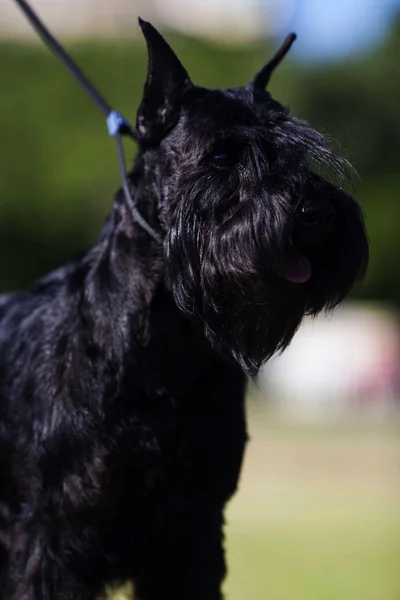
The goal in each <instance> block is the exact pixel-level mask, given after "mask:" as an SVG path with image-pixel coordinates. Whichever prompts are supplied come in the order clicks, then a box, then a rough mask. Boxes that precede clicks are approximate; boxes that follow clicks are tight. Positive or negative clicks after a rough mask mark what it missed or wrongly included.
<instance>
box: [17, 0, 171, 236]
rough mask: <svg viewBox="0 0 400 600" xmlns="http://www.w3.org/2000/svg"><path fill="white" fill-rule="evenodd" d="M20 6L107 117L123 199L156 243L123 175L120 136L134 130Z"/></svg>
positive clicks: (23, 1)
mask: <svg viewBox="0 0 400 600" xmlns="http://www.w3.org/2000/svg"><path fill="white" fill-rule="evenodd" d="M15 2H16V3H17V4H18V5H19V7H20V8H21V9H22V11H23V12H24V14H25V15H26V17H27V18H28V20H29V22H30V23H31V25H32V27H33V28H34V29H35V31H36V33H37V34H38V35H39V37H40V38H41V39H42V40H43V42H44V43H45V44H46V46H47V47H48V48H49V49H50V50H51V51H52V52H53V54H55V55H56V56H57V58H58V59H59V60H60V61H61V62H62V63H63V64H64V65H65V66H66V67H67V69H68V70H69V71H70V73H72V75H73V76H74V77H75V79H76V80H77V81H78V83H80V84H81V86H82V87H83V89H84V90H85V91H86V93H87V94H88V95H89V96H90V98H91V99H92V100H93V102H94V103H95V104H96V106H97V107H98V108H99V109H100V110H101V112H102V113H103V115H104V117H105V118H106V121H107V128H108V132H109V134H110V135H111V136H112V137H114V138H115V141H116V144H117V152H118V162H119V166H120V173H121V181H122V189H123V192H124V196H125V200H126V203H127V205H128V207H129V209H130V211H131V214H132V218H133V220H134V221H135V222H136V223H137V224H138V225H139V226H140V227H141V228H142V229H143V230H144V231H146V232H147V233H148V234H149V235H150V236H151V237H152V238H153V239H154V240H155V241H156V242H157V243H159V244H162V239H161V237H160V236H159V235H158V233H157V232H156V231H154V229H153V228H152V227H151V226H150V225H149V224H148V223H147V221H146V219H144V218H143V217H142V215H141V214H140V212H139V211H138V209H137V208H136V206H135V202H134V200H133V198H132V195H131V193H130V190H129V183H128V178H127V175H126V162H125V152H124V146H123V143H122V136H123V135H126V136H129V137H130V138H131V139H133V140H136V134H135V132H134V130H133V128H132V127H131V125H130V124H129V122H128V121H127V120H126V119H124V117H123V116H122V115H121V114H120V113H119V112H117V111H115V110H113V109H112V108H111V106H110V105H109V104H108V102H107V101H106V100H105V99H104V98H103V96H102V95H101V94H100V92H99V91H98V90H97V89H96V88H95V87H94V85H93V84H92V83H91V81H89V79H88V78H87V77H86V75H85V74H84V73H83V71H82V70H81V69H80V68H79V67H78V65H77V64H76V63H75V61H74V60H73V59H72V58H71V56H70V55H69V54H68V53H67V52H66V50H65V49H64V48H63V46H61V44H60V43H59V42H58V41H57V40H56V38H55V37H54V36H53V35H52V34H51V33H50V31H49V30H48V29H47V27H46V26H45V25H44V24H43V23H42V21H41V20H40V19H39V17H38V16H37V15H36V13H35V12H34V11H33V10H32V8H31V7H30V6H29V4H28V2H26V0H15Z"/></svg>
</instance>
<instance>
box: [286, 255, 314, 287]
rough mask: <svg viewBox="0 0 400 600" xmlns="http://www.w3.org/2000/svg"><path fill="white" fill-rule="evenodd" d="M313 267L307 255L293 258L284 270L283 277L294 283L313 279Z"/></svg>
mask: <svg viewBox="0 0 400 600" xmlns="http://www.w3.org/2000/svg"><path fill="white" fill-rule="evenodd" d="M311 275H312V267H311V263H310V261H309V259H308V258H307V257H306V256H300V257H299V258H292V259H291V260H289V261H288V262H287V264H286V266H285V269H284V271H283V277H284V278H285V279H287V280H288V281H291V282H292V283H306V282H307V281H308V280H309V279H311Z"/></svg>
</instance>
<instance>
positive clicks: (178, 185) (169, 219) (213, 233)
mask: <svg viewBox="0 0 400 600" xmlns="http://www.w3.org/2000/svg"><path fill="white" fill-rule="evenodd" d="M141 27H142V30H143V33H144V35H145V37H146V40H147V44H148V50H149V73H148V78H147V82H146V86H145V90H144V97H143V101H142V104H141V106H140V108H139V112H138V119H137V135H138V139H139V145H140V151H139V155H138V157H137V159H136V162H135V165H134V168H133V170H132V172H131V174H130V175H129V181H130V186H131V192H132V195H133V197H134V198H135V202H136V205H137V208H138V209H139V210H140V212H141V214H142V216H144V218H145V219H146V221H147V222H148V223H149V224H150V225H151V227H152V228H153V229H154V230H155V231H156V232H157V233H158V234H159V236H160V237H161V238H162V239H163V244H162V245H160V244H157V242H156V241H155V240H154V239H153V238H152V237H151V236H149V235H148V232H147V231H145V230H144V229H143V228H142V227H140V226H139V225H138V223H136V222H134V220H133V219H132V213H131V210H130V208H129V206H127V203H126V201H125V197H124V195H123V194H122V193H121V192H120V193H118V194H117V195H116V199H115V204H114V208H113V211H112V214H111V216H110V218H109V220H108V221H107V223H106V225H105V226H104V229H103V231H102V233H101V236H100V238H99V240H98V243H97V244H95V246H94V247H93V248H92V249H91V250H89V251H88V252H87V253H85V254H84V255H83V256H81V257H80V258H79V259H78V260H76V261H75V262H74V263H72V264H70V265H68V266H66V267H64V268H62V269H60V270H58V271H56V272H55V273H52V274H51V275H49V276H47V277H45V278H44V279H42V280H41V281H39V283H37V284H36V285H35V287H33V288H32V289H31V290H30V291H27V292H22V293H19V294H15V295H13V296H9V297H7V298H4V299H3V300H2V301H1V305H0V313H1V321H0V322H1V328H0V372H1V379H0V598H1V600H56V599H57V600H89V599H91V600H92V599H93V598H94V597H95V595H96V594H98V593H100V592H101V591H102V589H103V587H104V584H105V583H106V582H109V581H112V580H124V579H132V580H133V581H134V584H135V589H136V596H137V598H140V599H141V600H161V599H164V598H166V599H168V600H183V599H185V600H218V599H220V598H221V591H220V587H221V582H222V580H223V577H224V574H225V564H224V556H223V549H222V538H223V533H222V529H223V510H224V505H225V503H226V502H227V500H228V499H229V498H230V497H231V495H232V494H233V493H234V491H235V488H236V485H237V481H238V477H239V472H240V467H241V462H242V456H243V451H244V447H245V442H246V426H245V416H244V406H243V404H244V387H245V374H248V375H251V376H254V375H255V374H256V373H257V370H258V369H259V367H260V365H261V364H262V363H263V362H264V361H265V360H266V359H267V358H268V357H269V356H271V355H272V354H273V353H274V352H276V351H278V350H280V349H282V348H284V347H285V346H286V345H287V344H288V343H289V341H290V339H291V338H292V336H293V334H294V333H295V331H296V329H297V327H298V326H299V324H300V322H301V319H302V317H303V316H304V315H305V314H316V313H318V312H319V311H321V310H323V309H330V308H332V307H334V306H335V305H336V304H337V303H338V302H339V301H340V300H342V299H343V298H344V297H345V296H346V295H347V294H348V292H349V291H350V289H351V288H352V286H353V284H354V283H355V282H356V281H357V280H358V279H359V278H360V277H361V276H362V274H363V272H364V270H365V267H366V263H367V258H368V245H367V241H366V236H365V231H364V224H363V218H362V216H361V213H360V210H359V208H358V207H357V205H356V203H355V202H354V200H353V199H352V198H351V197H350V196H349V195H347V193H346V192H345V191H344V190H343V189H342V188H341V187H339V186H338V185H335V184H333V183H330V182H329V181H328V179H327V176H324V177H323V176H322V175H321V172H322V171H323V170H324V169H326V167H333V169H334V170H335V171H336V172H341V171H343V170H345V169H346V165H347V163H346V162H345V161H343V160H341V159H339V158H337V157H336V156H335V155H334V154H333V152H332V151H331V150H330V148H329V146H328V144H327V142H326V141H325V140H324V139H323V138H322V137H321V135H319V134H318V133H316V132H315V131H314V130H313V129H311V128H310V127H309V126H308V125H307V124H305V123H303V122H301V121H298V120H296V119H294V118H292V117H291V116H290V115H289V112H288V110H286V109H285V108H283V107H282V106H281V104H279V103H278V102H276V101H275V100H273V99H272V98H271V96H270V95H269V94H268V93H267V92H266V91H265V86H266V84H267V82H268V79H269V76H270V74H271V72H272V70H273V68H274V67H275V66H276V65H277V63H278V62H279V61H280V59H281V58H282V57H283V55H284V54H285V52H286V51H287V49H288V48H289V46H290V43H287V44H286V47H284V48H283V49H282V50H281V51H280V52H278V53H277V55H276V56H275V57H274V59H273V60H272V61H270V63H268V65H267V66H266V67H265V68H264V69H263V70H262V71H261V72H260V73H259V74H258V75H257V76H256V78H255V79H254V81H253V83H251V84H250V85H247V86H246V87H243V88H236V89H229V90H223V91H220V90H208V89H203V88H199V87H196V86H194V85H193V84H192V83H191V81H190V79H189V77H188V74H187V73H186V71H185V69H184V68H183V66H182V65H181V63H180V62H179V60H178V59H177V57H176V56H175V54H174V53H173V52H172V50H171V49H170V48H169V46H168V45H167V44H166V42H165V41H164V40H163V38H162V37H161V36H160V35H159V34H158V33H157V31H156V30H155V29H154V28H153V27H152V26H151V25H150V24H148V23H145V22H141Z"/></svg>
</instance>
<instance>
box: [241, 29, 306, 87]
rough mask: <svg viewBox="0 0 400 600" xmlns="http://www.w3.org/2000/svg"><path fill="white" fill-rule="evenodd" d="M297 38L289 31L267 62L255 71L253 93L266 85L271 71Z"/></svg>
mask: <svg viewBox="0 0 400 600" xmlns="http://www.w3.org/2000/svg"><path fill="white" fill-rule="evenodd" d="M296 38H297V36H296V34H295V33H290V34H289V35H288V36H287V37H286V38H285V40H284V42H283V44H282V46H281V47H280V48H279V49H278V50H277V51H276V52H275V54H274V55H273V57H272V58H271V59H270V60H269V61H268V62H267V64H266V65H265V66H264V67H263V68H262V69H261V71H259V72H258V73H257V75H256V76H255V78H254V79H253V82H252V84H251V85H252V87H253V91H254V92H255V93H257V92H262V91H264V90H265V88H266V87H267V85H268V83H269V80H270V78H271V75H272V73H273V72H274V70H275V69H276V67H277V66H278V65H279V63H280V62H281V61H282V60H283V59H284V58H285V56H286V54H287V53H288V52H289V50H290V48H291V46H292V44H293V42H294V41H295V39H296Z"/></svg>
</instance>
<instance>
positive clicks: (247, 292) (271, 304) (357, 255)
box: [167, 184, 368, 376]
mask: <svg viewBox="0 0 400 600" xmlns="http://www.w3.org/2000/svg"><path fill="white" fill-rule="evenodd" d="M326 185H327V186H330V188H329V192H330V194H331V195H332V194H333V193H336V207H337V210H338V214H339V219H340V225H339V227H338V231H337V235H336V236H335V237H334V238H333V240H332V243H330V244H329V245H326V247H324V248H323V249H319V251H318V252H316V253H315V255H314V256H313V255H312V256H311V257H310V261H311V264H312V269H313V272H312V276H311V278H310V280H309V281H307V283H304V284H293V283H291V282H290V281H288V280H287V278H285V276H284V273H285V269H286V268H287V265H288V261H290V258H289V257H290V252H291V250H290V227H291V225H292V220H291V219H290V218H289V216H288V215H289V213H287V215H285V211H284V210H283V211H282V206H285V199H284V198H283V192H282V191H279V190H277V191H276V192H275V194H273V193H271V192H269V194H268V199H265V202H262V201H258V202H251V203H247V204H243V205H241V206H240V208H239V209H238V210H237V211H236V213H235V214H234V215H233V216H232V217H231V218H230V219H228V220H227V221H225V222H223V223H219V224H216V223H215V222H214V223H212V222H210V221H212V220H211V219H208V221H207V220H206V219H205V218H204V217H203V216H202V215H201V214H199V213H198V212H196V211H195V210H194V209H193V204H192V203H190V202H182V204H181V206H180V207H179V208H178V210H177V213H176V220H175V222H174V224H173V226H172V227H171V229H170V233H169V237H168V241H167V265H168V280H169V284H170V287H171V290H172V293H173V295H174V299H175V302H176V304H177V306H178V307H179V309H180V310H181V311H182V312H183V313H184V314H185V315H186V316H188V317H190V318H192V319H194V320H195V321H197V322H200V323H201V325H202V327H203V330H204V334H205V335H206V337H207V339H208V340H209V341H210V342H211V344H212V345H213V346H214V347H215V348H216V349H218V350H219V351H220V352H222V353H223V354H225V355H226V356H228V357H231V358H233V359H234V360H235V361H236V362H237V363H238V364H239V365H240V366H241V368H242V369H243V370H244V371H245V373H246V374H248V375H249V376H255V375H256V374H257V372H258V370H259V368H260V366H261V365H262V364H263V362H265V361H266V360H267V359H268V358H270V357H271V356H272V355H273V354H274V353H276V352H279V351H281V350H283V349H284V348H285V347H286V346H287V345H288V344H289V342H290V341H291V339H292V337H293V335H294V334H295V332H296V331H297V329H298V327H299V325H300V323H301V320H302V318H303V316H304V315H305V314H312V315H315V314H317V313H319V312H320V311H322V310H330V309H332V308H334V307H335V306H336V304H337V303H338V302H340V301H341V300H342V299H343V298H344V297H346V296H347V294H348V292H349V291H350V289H351V288H352V287H353V285H354V283H355V282H356V281H357V280H358V279H359V278H360V277H361V276H362V274H363V272H364V269H365V266H366V263H367V258H368V247H367V242H366V238H365V233H364V227H363V220H362V217H361V214H360V211H359V208H358V207H357V205H356V203H355V202H354V201H353V200H352V199H351V198H350V197H349V196H347V194H345V192H343V190H341V189H340V188H335V187H334V186H331V184H326ZM324 193H326V190H325V189H324ZM286 205H287V200H286ZM268 206H269V207H270V209H269V210H268V208H266V207H268ZM271 207H274V208H273V211H271ZM277 207H280V209H281V212H280V213H279V214H280V218H277V214H278V208H277ZM341 212H342V213H343V214H342V215H341V214H340V213H341Z"/></svg>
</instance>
